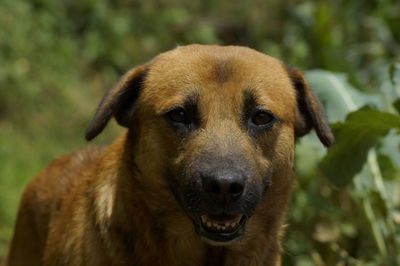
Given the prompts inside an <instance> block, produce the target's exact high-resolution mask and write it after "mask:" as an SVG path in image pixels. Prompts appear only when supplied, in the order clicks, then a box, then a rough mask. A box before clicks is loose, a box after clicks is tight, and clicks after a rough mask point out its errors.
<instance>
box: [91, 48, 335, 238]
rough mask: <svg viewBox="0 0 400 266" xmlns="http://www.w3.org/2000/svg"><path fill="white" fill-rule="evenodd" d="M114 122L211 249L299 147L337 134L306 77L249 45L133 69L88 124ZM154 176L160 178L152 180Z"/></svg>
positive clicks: (238, 232)
mask: <svg viewBox="0 0 400 266" xmlns="http://www.w3.org/2000/svg"><path fill="white" fill-rule="evenodd" d="M112 115H114V116H115V117H116V119H117V120H118V122H119V123H120V124H121V125H123V126H126V127H128V128H129V129H130V131H131V132H132V134H131V135H133V136H134V138H135V142H136V144H135V147H133V149H135V153H134V154H135V164H136V167H137V168H138V171H139V172H141V173H143V174H144V175H146V176H152V177H153V179H152V180H151V182H152V183H153V184H158V185H160V186H161V187H166V186H167V187H168V189H170V191H171V192H172V193H173V195H174V196H175V198H176V200H177V202H178V203H179V205H180V206H181V207H182V208H183V210H184V211H185V213H186V214H187V216H188V217H189V218H190V219H191V220H192V221H193V224H194V226H195V229H196V232H197V233H198V234H199V235H201V236H202V237H203V238H205V239H207V240H208V241H209V242H213V243H228V242H231V241H233V240H236V239H238V238H240V237H241V236H242V235H243V234H244V232H245V227H246V222H247V220H248V219H251V217H252V216H253V214H254V213H255V212H256V209H257V206H258V205H259V203H260V201H262V199H263V197H264V195H265V194H266V193H268V191H269V189H270V187H271V189H272V188H273V187H275V186H276V187H277V188H278V187H280V186H285V184H287V183H288V182H290V180H285V179H284V178H281V176H277V173H282V172H287V171H291V170H292V169H293V164H294V145H295V140H296V138H297V137H300V136H302V135H304V134H306V133H308V131H310V129H311V128H315V129H316V131H317V133H318V136H319V137H320V139H321V141H322V142H323V143H324V144H325V145H326V146H329V145H330V144H331V142H332V141H333V137H332V134H331V132H330V129H329V127H328V125H327V124H326V121H325V119H324V116H323V113H322V110H321V108H320V105H319V103H318V101H317V99H316V98H315V97H314V96H313V94H312V92H311V91H310V90H309V89H308V87H307V85H306V84H305V81H304V79H303V76H302V75H301V74H300V73H299V72H298V71H296V70H294V69H291V68H289V67H285V66H284V65H283V64H282V63H281V62H280V61H278V60H276V59H274V58H272V57H269V56H267V55H264V54H261V53H258V52H256V51H254V50H251V49H248V48H244V47H218V46H201V45H191V46H185V47H179V48H176V49H174V50H172V51H170V52H167V53H164V54H161V55H159V56H158V57H156V58H155V59H154V60H153V61H151V62H150V63H148V64H146V65H143V66H140V67H137V68H134V69H133V70H131V71H130V72H128V73H127V74H126V75H125V76H124V77H123V78H122V80H121V81H120V82H119V83H118V84H117V86H116V87H115V88H114V89H113V90H111V91H110V93H109V94H108V95H106V96H105V98H104V100H103V102H102V103H101V104H100V106H99V109H98V112H97V114H96V116H95V118H94V120H93V121H92V124H91V125H90V126H89V128H88V131H87V138H88V139H91V138H93V137H95V136H96V135H97V134H98V133H99V132H101V130H102V129H103V128H104V127H105V125H106V122H107V121H108V119H109V118H110V117H111V116H112ZM154 177H155V178H157V180H155V179H154Z"/></svg>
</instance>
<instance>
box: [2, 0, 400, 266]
mask: <svg viewBox="0 0 400 266" xmlns="http://www.w3.org/2000/svg"><path fill="white" fill-rule="evenodd" d="M189 43H202V44H221V45H227V44H236V45H244V46H249V47H251V48H254V49H257V50H259V51H262V52H264V53H267V54H269V55H272V56H275V57H277V58H280V59H282V60H283V61H285V62H286V63H289V64H290V65H294V66H297V67H298V68H300V69H301V70H303V71H304V72H305V73H306V75H307V78H308V80H309V83H310V85H311V87H312V88H313V90H314V91H315V92H316V94H317V95H318V96H319V97H320V99H321V101H322V102H323V104H324V105H325V107H326V109H327V114H328V117H329V121H330V123H331V124H332V127H333V129H334V131H335V134H336V137H337V143H336V144H335V146H334V147H333V148H331V149H330V150H329V152H327V151H326V150H325V149H324V148H323V147H322V145H321V144H320V143H319V142H318V140H317V139H316V137H315V135H314V134H311V135H309V136H307V137H305V138H303V139H302V140H301V141H300V142H299V144H298V149H297V155H298V157H297V158H298V159H297V169H298V173H299V178H298V182H297V185H296V190H295V193H294V196H293V199H292V202H291V206H290V210H289V212H288V218H287V224H288V225H289V227H288V229H287V232H286V235H285V239H284V240H283V243H284V244H283V245H284V249H285V256H284V265H400V152H399V151H400V138H399V134H398V133H399V129H400V117H399V110H400V101H399V99H400V64H399V62H400V53H399V52H400V1H398V0H380V1H378V0H371V1H357V0H335V1H317V0H315V1H312V0H305V1H296V0H287V1H284V0H268V1H266V0H264V1H256V0H254V1H245V0H242V1H240V0H203V1H195V0H193V1H185V0H146V1H140V0H79V1H78V0H71V1H61V0H59V1H57V0H31V1H27V0H25V1H24V0H0V261H1V258H2V257H4V255H5V252H6V250H7V246H8V244H9V241H10V238H11V235H12V231H13V224H14V222H15V217H16V211H17V207H18V202H19V198H20V196H21V193H22V191H23V188H24V187H25V185H26V184H27V182H29V180H30V179H31V178H33V177H34V176H35V175H36V174H37V173H38V172H39V171H40V170H41V169H43V168H44V167H45V166H46V165H47V164H48V163H49V162H50V161H51V160H52V159H54V158H55V157H57V156H60V155H62V154H64V153H68V152H70V151H72V150H75V149H79V148H82V147H83V146H85V145H87V144H86V143H85V141H84V139H83V132H84V130H85V127H86V125H87V123H88V121H89V120H90V118H91V116H92V115H93V113H94V110H95V107H96V106H97V103H98V102H99V101H100V99H101V96H102V94H103V93H104V92H105V91H106V90H107V88H109V87H110V86H112V84H113V83H114V82H116V80H117V79H118V77H119V76H121V75H122V74H123V73H124V72H125V71H126V70H128V69H129V68H130V67H132V66H134V65H136V64H139V63H142V62H145V61H147V60H149V59H151V58H152V57H153V56H154V55H156V54H158V53H160V52H163V51H166V50H169V49H172V48H174V47H175V46H177V45H184V44H189ZM121 131H122V129H121V128H119V127H118V126H116V125H115V123H113V124H112V125H111V126H110V127H108V128H107V130H106V131H105V133H103V134H102V135H101V136H100V137H99V138H98V139H96V140H95V142H94V143H95V144H107V143H110V142H111V140H112V139H113V138H115V136H116V135H117V134H118V133H119V132H121Z"/></svg>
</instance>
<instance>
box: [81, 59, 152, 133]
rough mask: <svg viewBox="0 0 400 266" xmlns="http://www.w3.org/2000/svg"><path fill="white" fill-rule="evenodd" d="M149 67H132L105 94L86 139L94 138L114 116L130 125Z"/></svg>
mask: <svg viewBox="0 0 400 266" xmlns="http://www.w3.org/2000/svg"><path fill="white" fill-rule="evenodd" d="M147 69H148V65H142V66H138V67H135V68H132V69H131V70H129V71H128V72H127V73H126V74H125V75H124V76H123V77H122V78H121V79H120V80H119V81H118V83H117V84H116V85H115V86H114V87H113V88H111V89H110V90H109V91H108V92H107V93H106V95H104V97H103V99H102V100H101V102H100V104H99V106H98V107H97V110H96V114H95V115H94V117H93V119H92V121H91V122H90V124H89V126H88V128H87V129H86V132H85V137H86V140H92V139H94V138H95V137H96V136H97V135H98V134H100V133H101V131H103V129H104V128H105V127H106V125H107V123H108V121H109V120H110V118H111V117H112V116H114V117H115V119H116V120H117V122H118V124H120V125H121V126H124V127H129V125H130V122H131V121H130V120H131V117H132V112H133V109H134V103H135V101H136V99H137V98H138V96H139V93H140V90H141V88H142V86H143V83H144V80H145V77H146V73H147Z"/></svg>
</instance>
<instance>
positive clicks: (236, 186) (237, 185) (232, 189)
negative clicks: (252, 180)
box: [202, 175, 244, 200]
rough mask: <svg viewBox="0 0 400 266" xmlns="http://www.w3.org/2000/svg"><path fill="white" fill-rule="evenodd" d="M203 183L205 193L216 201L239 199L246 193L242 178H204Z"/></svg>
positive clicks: (232, 176)
mask: <svg viewBox="0 0 400 266" xmlns="http://www.w3.org/2000/svg"><path fill="white" fill-rule="evenodd" d="M202 182H203V189H204V192H205V193H207V194H208V195H209V196H210V197H212V198H216V199H217V198H218V199H223V198H225V199H228V200H231V199H237V198H239V197H240V196H241V195H242V194H243V191H244V180H243V178H242V176H236V175H229V176H225V175H224V176H204V177H203V178H202Z"/></svg>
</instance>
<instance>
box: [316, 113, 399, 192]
mask: <svg viewBox="0 0 400 266" xmlns="http://www.w3.org/2000/svg"><path fill="white" fill-rule="evenodd" d="M392 128H396V129H400V117H399V116H396V115H393V114H390V113H385V112H381V111H378V110H374V109H370V108H362V109H360V110H357V111H355V112H353V113H350V114H349V115H348V116H347V118H346V121H345V122H344V123H336V124H334V125H333V127H332V129H333V130H334V132H335V136H336V144H335V145H333V146H332V147H331V148H330V149H329V151H328V153H327V155H326V156H325V157H324V159H323V160H322V162H321V164H320V166H321V169H322V172H323V173H324V174H325V175H326V177H327V178H328V179H329V180H330V181H331V182H332V183H333V184H334V185H336V186H345V185H347V184H348V183H350V182H351V180H352V178H353V177H354V176H355V175H356V174H357V173H358V172H359V171H360V170H361V168H362V166H363V164H364V162H365V160H366V157H367V153H368V150H369V149H370V148H371V147H373V146H374V145H375V144H376V143H377V141H378V140H379V139H380V138H381V137H383V136H385V135H386V134H387V133H388V132H389V130H391V129H392Z"/></svg>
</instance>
